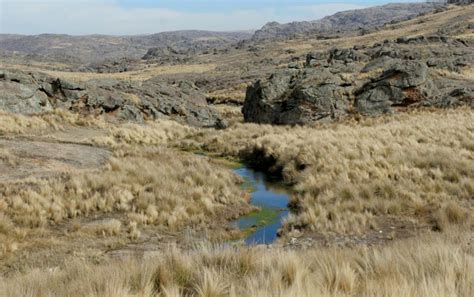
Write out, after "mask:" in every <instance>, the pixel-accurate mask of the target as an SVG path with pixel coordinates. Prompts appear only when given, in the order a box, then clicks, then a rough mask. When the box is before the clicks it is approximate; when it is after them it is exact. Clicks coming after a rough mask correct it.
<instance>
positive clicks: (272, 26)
mask: <svg viewBox="0 0 474 297" xmlns="http://www.w3.org/2000/svg"><path fill="white" fill-rule="evenodd" d="M436 7H437V5H434V4H429V3H404V4H387V5H383V6H375V7H370V8H364V9H357V10H348V11H343V12H339V13H336V14H334V15H332V16H328V17H325V18H323V19H321V20H317V21H311V22H293V23H289V24H280V23H277V22H271V23H268V24H266V25H265V26H264V27H262V28H261V29H260V30H258V31H256V32H255V34H254V36H253V38H252V39H253V40H265V39H272V38H280V39H285V38H291V37H294V36H298V35H307V34H320V33H331V32H335V31H347V30H354V29H357V28H365V29H368V28H375V27H378V26H382V25H384V24H386V23H390V22H397V21H402V20H408V19H411V18H414V17H416V16H418V15H420V14H424V13H427V12H430V11H433V10H435V9H436Z"/></svg>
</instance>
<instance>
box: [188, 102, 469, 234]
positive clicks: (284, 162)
mask: <svg viewBox="0 0 474 297" xmlns="http://www.w3.org/2000/svg"><path fill="white" fill-rule="evenodd" d="M473 123H474V116H473V112H472V110H471V109H461V110H454V111H438V112H415V113H413V114H403V115H399V116H396V117H393V118H375V119H372V118H369V119H360V121H359V122H347V123H344V124H330V125H320V126H317V127H313V128H311V127H274V126H262V125H254V124H238V125H235V126H234V127H233V128H231V129H230V130H227V131H222V132H212V133H210V132H208V133H202V134H201V135H199V136H198V138H197V141H196V142H187V143H186V144H187V145H189V146H193V145H196V146H198V147H200V148H201V149H204V150H209V151H212V152H217V153H220V154H222V155H224V156H225V155H233V156H241V157H244V158H247V159H249V160H250V162H252V160H255V161H257V160H258V161H259V162H261V160H262V159H267V160H268V162H269V164H267V165H268V167H270V168H269V169H270V170H271V169H273V170H281V173H282V176H283V178H284V179H285V181H287V182H288V183H291V184H294V189H295V191H296V194H295V195H294V197H293V199H294V205H296V206H297V207H298V211H297V213H296V215H292V216H290V217H289V218H288V220H287V222H286V228H287V230H288V231H291V230H292V229H306V230H312V231H317V232H337V233H350V232H356V233H360V232H365V231H366V229H367V228H370V227H372V228H373V227H375V225H376V223H377V221H378V219H380V218H382V217H387V216H389V217H397V218H400V219H402V220H412V219H414V220H416V221H418V222H419V223H420V224H425V223H429V222H432V221H433V220H435V218H434V217H433V216H432V214H434V213H436V212H437V211H442V210H443V209H446V207H447V205H448V204H453V203H454V204H455V205H457V207H458V209H457V211H456V212H461V213H465V214H466V215H461V216H460V218H462V219H459V221H458V220H451V222H456V221H458V222H459V225H463V226H465V227H466V228H467V229H471V230H472V228H473V227H474V225H473V224H474V221H473V215H472V213H473V212H472V204H471V202H472V201H471V200H472V197H473V196H474V192H473V189H474V184H473V181H474V170H473V169H474V159H473V150H472V149H473V144H472V139H473V138H474V125H473ZM448 208H449V207H448ZM444 221H446V220H444ZM448 221H449V220H448Z"/></svg>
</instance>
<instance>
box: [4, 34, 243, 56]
mask: <svg viewBox="0 0 474 297" xmlns="http://www.w3.org/2000/svg"><path fill="white" fill-rule="evenodd" d="M251 36H252V33H250V32H244V31H242V32H240V31H237V32H212V31H200V30H186V31H174V32H162V33H156V34H151V35H137V36H109V35H84V36H72V35H65V34H40V35H15V34H0V50H2V51H4V52H6V53H13V52H18V53H21V54H27V55H28V54H29V55H37V56H45V57H50V58H59V59H60V58H64V59H68V60H77V61H78V62H93V61H98V60H103V59H118V58H124V57H127V58H137V59H138V58H141V57H142V56H143V55H144V54H145V53H146V52H147V51H148V49H149V48H151V47H169V46H171V47H174V48H178V49H180V48H188V47H193V48H197V49H203V50H204V49H206V48H213V47H219V46H225V45H227V44H229V43H235V42H238V41H241V40H245V39H249V38H251Z"/></svg>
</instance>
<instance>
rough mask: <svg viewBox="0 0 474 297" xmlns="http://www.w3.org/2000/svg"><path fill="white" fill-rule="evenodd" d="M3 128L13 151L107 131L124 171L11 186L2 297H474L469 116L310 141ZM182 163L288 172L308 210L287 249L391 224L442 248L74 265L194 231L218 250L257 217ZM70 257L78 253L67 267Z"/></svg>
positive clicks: (263, 133) (2, 198)
mask: <svg viewBox="0 0 474 297" xmlns="http://www.w3.org/2000/svg"><path fill="white" fill-rule="evenodd" d="M0 119H2V120H3V119H5V120H4V121H3V123H8V125H2V128H3V130H2V133H4V134H5V135H7V136H9V137H16V136H18V135H32V134H38V133H39V134H41V133H43V132H44V131H50V130H53V131H56V130H63V129H64V132H65V133H67V131H69V130H68V129H69V128H68V127H69V126H71V125H73V126H74V125H77V126H84V127H88V126H90V127H95V125H97V126H98V127H99V128H100V129H101V131H104V135H105V136H94V137H91V138H90V139H89V140H88V142H89V143H90V144H92V145H100V146H102V147H106V148H109V149H110V150H112V152H113V156H114V157H113V158H112V159H111V160H109V162H108V163H107V165H106V166H105V168H102V169H100V170H95V171H89V172H70V173H67V174H63V175H62V176H61V177H57V178H50V179H45V180H31V179H30V180H22V181H17V182H10V183H4V184H2V187H1V188H0V263H1V264H2V266H3V265H4V266H3V267H2V271H8V276H7V275H4V276H3V278H1V279H0V291H1V292H6V294H7V296H57V295H60V296H64V295H74V296H181V295H186V296H472V295H473V293H474V283H473V281H472V275H473V273H474V257H473V250H472V242H469V241H472V232H473V230H474V229H473V227H474V219H473V213H474V212H473V204H472V203H473V197H474V183H473V181H474V157H473V156H474V154H473V151H474V142H473V141H472V139H474V135H473V134H474V124H473V123H474V112H473V110H472V109H457V110H449V111H436V112H431V111H417V112H412V113H407V114H400V115H397V116H393V117H383V118H364V119H357V118H354V119H352V120H348V121H346V122H343V123H337V124H325V125H318V126H314V127H281V126H280V127H278V126H269V125H256V124H235V125H233V126H232V127H231V128H229V129H227V130H222V131H216V130H207V129H197V128H189V127H186V126H183V125H180V124H177V123H174V122H170V121H157V122H153V123H151V122H150V123H147V124H145V125H138V124H119V125H117V124H110V123H107V122H105V121H103V120H102V119H100V118H90V119H88V120H81V119H80V118H75V117H74V116H72V115H69V114H67V113H60V112H55V113H52V114H48V115H42V116H39V115H38V116H33V117H22V116H13V115H6V114H2V115H1V117H0ZM45 135H47V133H46V134H45ZM59 140H60V139H59ZM176 147H181V148H186V149H196V150H204V151H208V152H213V153H217V154H220V155H222V156H225V157H229V156H233V157H235V158H239V157H243V158H247V160H250V161H256V160H257V159H258V160H260V161H265V162H262V164H264V165H265V166H267V167H269V168H267V169H268V170H275V171H281V174H282V177H283V178H284V180H285V181H286V182H288V183H290V184H291V185H292V187H293V189H294V195H293V204H294V205H296V206H298V209H297V210H298V212H297V213H295V214H294V215H292V216H290V217H289V218H288V219H287V221H286V222H285V231H286V233H285V234H287V235H291V234H292V233H291V232H292V230H294V229H298V230H301V231H304V232H307V233H308V234H309V233H311V232H316V233H344V234H347V233H349V234H353V233H364V232H366V231H367V229H369V228H370V227H374V226H375V225H376V224H377V222H378V220H377V219H379V218H385V217H391V218H397V219H399V220H401V221H403V220H407V221H414V222H417V223H419V224H429V225H430V226H431V227H432V228H433V229H435V230H437V231H441V232H440V233H438V232H436V233H430V232H429V231H428V232H425V233H427V234H425V235H421V236H419V237H417V238H415V239H413V240H405V241H398V242H394V243H392V244H390V245H387V246H379V247H375V248H373V247H372V248H369V247H364V246H362V245H361V246H358V247H354V248H347V247H346V248H339V249H336V248H319V249H310V250H299V251H287V250H283V249H280V248H278V247H275V248H272V249H266V248H252V249H233V248H222V247H215V248H209V247H201V248H197V249H195V250H181V249H179V248H170V249H162V250H160V252H159V253H158V256H151V255H146V254H145V258H144V260H143V261H142V260H137V259H135V260H133V259H131V260H121V261H118V260H110V262H108V264H103V261H104V260H105V259H107V257H105V256H104V255H103V254H100V253H98V255H97V256H94V255H89V257H79V256H77V255H76V253H79V251H78V249H81V250H82V249H85V250H84V253H89V251H91V250H92V251H96V252H97V250H98V249H100V248H102V247H98V248H96V249H95V250H94V249H90V246H94V245H99V243H98V242H99V241H100V240H102V241H103V242H104V243H103V244H104V245H107V244H110V245H114V244H118V245H119V246H123V245H126V244H127V243H137V244H138V242H140V240H145V239H144V237H143V236H144V234H149V232H150V230H153V232H155V233H156V232H157V230H159V232H167V233H169V234H173V232H176V231H180V230H184V229H186V228H191V229H193V230H208V231H209V232H210V233H209V234H210V236H212V232H214V231H211V230H212V228H218V227H217V226H220V228H221V229H220V230H221V231H222V228H224V227H225V226H228V221H229V220H231V219H233V218H236V217H237V216H239V215H241V214H243V213H245V212H247V211H249V206H248V202H247V201H246V199H247V197H246V195H245V194H244V193H243V190H242V189H241V188H240V187H239V184H240V183H241V182H242V180H241V179H240V178H238V177H236V176H235V175H233V174H232V173H231V171H230V170H228V169H226V168H223V167H221V166H219V165H218V164H216V163H214V162H211V161H209V159H207V158H203V157H198V156H195V155H192V154H188V153H184V152H180V151H178V150H176ZM11 153H12V152H10V151H7V150H2V151H0V161H1V162H4V163H5V162H10V160H13V159H12V157H11V156H12V154H11ZM13 153H14V152H13ZM13 156H14V158H15V159H14V160H13V161H14V162H13V163H10V165H9V166H12V167H13V168H14V167H15V163H16V162H22V160H21V156H16V155H14V154H13ZM17 158H19V159H17ZM65 226H67V228H65ZM224 229H225V228H224ZM147 232H148V233H147ZM224 232H227V233H228V235H229V236H231V235H232V234H231V233H232V232H229V230H225V231H224ZM63 233H64V234H65V235H63ZM146 238H149V237H146ZM61 240H67V241H69V242H61ZM68 244H69V245H68ZM73 244H74V247H73V246H72V245H73ZM76 245H77V246H76ZM104 248H105V247H104ZM45 250H46V251H49V252H48V253H53V251H55V255H54V257H53V258H61V259H62V260H57V261H51V260H50V258H51V257H52V255H50V256H48V257H50V258H48V259H47V260H44V262H41V263H36V262H35V261H36V260H37V259H36V258H38V257H41V255H44V253H40V252H41V251H45ZM69 250H73V251H74V253H73V254H72V255H70V256H66V254H65V253H66V252H67V251H69ZM102 251H103V250H102ZM32 257H33V258H34V257H36V258H34V259H33V258H32ZM79 258H80V259H83V260H81V261H80V260H79ZM21 259H23V260H21ZM70 259H76V260H73V262H68V261H69V260H70ZM48 261H50V262H48ZM95 261H98V262H99V263H102V264H100V265H98V266H97V265H96V264H93V263H95ZM7 263H8V264H7ZM7 265H8V267H10V268H9V269H7ZM35 267H39V268H35ZM20 271H23V272H20Z"/></svg>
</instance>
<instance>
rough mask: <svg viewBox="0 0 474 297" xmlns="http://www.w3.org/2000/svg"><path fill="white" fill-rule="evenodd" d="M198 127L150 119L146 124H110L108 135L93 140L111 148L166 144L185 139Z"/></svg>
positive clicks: (92, 140)
mask: <svg viewBox="0 0 474 297" xmlns="http://www.w3.org/2000/svg"><path fill="white" fill-rule="evenodd" d="M196 131H197V129H196V128H193V127H189V126H184V125H182V124H179V123H177V122H174V121H170V120H157V121H150V122H147V123H146V124H135V123H125V124H122V125H118V126H113V125H109V126H108V127H107V135H106V136H99V137H94V138H92V139H91V142H92V143H94V144H97V145H101V146H106V147H110V148H117V147H120V146H124V145H125V146H133V145H135V146H144V145H165V144H168V143H169V142H171V141H175V140H178V139H185V138H187V137H189V136H190V135H193V134H194V133H196Z"/></svg>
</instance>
